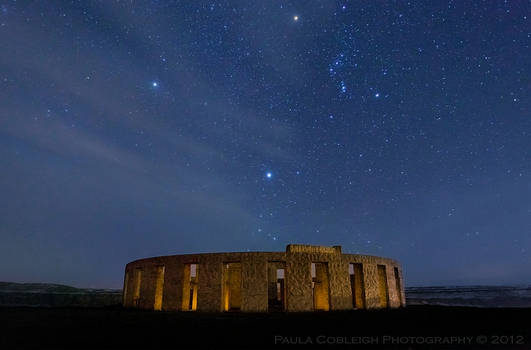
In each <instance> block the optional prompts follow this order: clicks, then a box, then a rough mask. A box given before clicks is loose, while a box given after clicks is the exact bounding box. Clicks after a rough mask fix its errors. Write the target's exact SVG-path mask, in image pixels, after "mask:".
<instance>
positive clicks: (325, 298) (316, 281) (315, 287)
mask: <svg viewBox="0 0 531 350" xmlns="http://www.w3.org/2000/svg"><path fill="white" fill-rule="evenodd" d="M311 269H312V294H313V308H314V310H317V311H328V310H330V289H329V281H328V264H327V263H319V262H318V263H312V265H311Z"/></svg>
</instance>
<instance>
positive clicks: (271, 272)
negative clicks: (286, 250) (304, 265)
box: [267, 262, 286, 311]
mask: <svg viewBox="0 0 531 350" xmlns="http://www.w3.org/2000/svg"><path fill="white" fill-rule="evenodd" d="M285 271H286V270H285V263H282V262H270V263H269V264H268V271H267V278H268V284H267V285H268V288H267V295H268V297H267V300H268V310H269V311H284V310H286V287H285V285H286V284H285Z"/></svg>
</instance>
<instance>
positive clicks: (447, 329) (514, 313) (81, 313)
mask: <svg viewBox="0 0 531 350" xmlns="http://www.w3.org/2000/svg"><path fill="white" fill-rule="evenodd" d="M530 320H531V308H469V307H443V306H411V307H407V308H403V309H396V310H353V311H345V312H319V313H272V314H255V313H252V314H251V313H215V314H206V313H198V312H155V311H141V310H131V309H123V308H121V307H119V306H116V307H105V308H0V329H1V330H2V335H1V338H0V349H14V348H17V349H20V348H35V349H58V348H62V349H64V348H67V349H77V348H89V349H124V348H126V349H132V348H144V349H203V348H211V349H219V348H249V349H256V348H271V349H276V348H301V347H303V346H313V347H317V348H321V349H329V348H332V349H337V348H351V349H365V348H366V349H380V348H386V349H431V348H434V349H500V350H501V349H531V322H530Z"/></svg>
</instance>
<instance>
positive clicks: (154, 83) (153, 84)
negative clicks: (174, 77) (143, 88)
mask: <svg viewBox="0 0 531 350" xmlns="http://www.w3.org/2000/svg"><path fill="white" fill-rule="evenodd" d="M151 85H152V86H153V87H157V86H159V83H157V82H156V81H154V82H152V83H151Z"/></svg>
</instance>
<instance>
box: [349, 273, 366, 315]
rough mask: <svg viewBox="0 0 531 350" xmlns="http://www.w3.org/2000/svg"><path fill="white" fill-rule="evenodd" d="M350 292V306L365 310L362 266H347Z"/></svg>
mask: <svg viewBox="0 0 531 350" xmlns="http://www.w3.org/2000/svg"><path fill="white" fill-rule="evenodd" d="M348 268H349V274H350V290H351V293H352V306H353V307H354V308H355V309H364V308H365V283H364V281H363V265H362V264H356V263H355V264H349V266H348Z"/></svg>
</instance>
